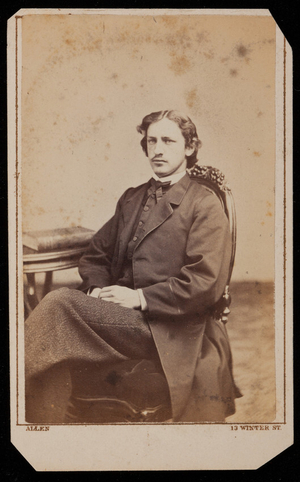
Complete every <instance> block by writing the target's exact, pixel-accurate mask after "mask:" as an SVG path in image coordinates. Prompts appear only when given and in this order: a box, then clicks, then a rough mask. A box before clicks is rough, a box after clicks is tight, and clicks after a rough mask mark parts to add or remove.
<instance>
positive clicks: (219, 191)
mask: <svg viewBox="0 0 300 482" xmlns="http://www.w3.org/2000/svg"><path fill="white" fill-rule="evenodd" d="M188 174H189V176H190V177H191V179H195V180H196V181H197V182H199V183H200V184H204V185H205V186H207V187H208V188H209V189H211V190H212V191H213V192H214V193H215V194H216V195H217V197H218V198H219V200H220V202H221V204H222V206H223V209H224V211H225V214H226V216H227V218H228V222H229V229H230V235H231V242H232V247H231V258H230V265H229V270H228V276H227V282H226V286H225V289H224V292H223V295H222V297H221V299H220V300H219V302H218V303H217V304H216V306H215V316H216V317H218V318H219V319H220V320H221V321H222V322H223V323H227V321H228V315H229V313H230V310H229V306H230V303H231V296H230V292H229V284H230V280H231V275H232V270H233V266H234V260H235V252H236V233H237V227H236V210H235V203H234V198H233V195H232V191H231V188H230V186H229V184H228V183H227V181H226V179H225V176H224V174H223V173H222V172H221V171H220V170H219V169H216V168H215V167H211V166H200V165H199V164H198V163H197V164H195V165H194V166H193V167H192V168H190V169H188Z"/></svg>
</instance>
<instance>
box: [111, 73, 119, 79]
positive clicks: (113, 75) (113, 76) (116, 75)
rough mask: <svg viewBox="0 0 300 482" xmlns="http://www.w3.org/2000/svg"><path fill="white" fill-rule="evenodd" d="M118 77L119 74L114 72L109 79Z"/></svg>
mask: <svg viewBox="0 0 300 482" xmlns="http://www.w3.org/2000/svg"><path fill="white" fill-rule="evenodd" d="M118 78H119V76H118V74H116V73H115V72H114V73H113V74H112V76H111V79H113V80H117V79H118Z"/></svg>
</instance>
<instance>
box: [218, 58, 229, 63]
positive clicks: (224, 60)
mask: <svg viewBox="0 0 300 482" xmlns="http://www.w3.org/2000/svg"><path fill="white" fill-rule="evenodd" d="M228 60H229V57H222V58H221V60H220V62H222V64H224V63H225V62H228Z"/></svg>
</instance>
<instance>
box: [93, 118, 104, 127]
mask: <svg viewBox="0 0 300 482" xmlns="http://www.w3.org/2000/svg"><path fill="white" fill-rule="evenodd" d="M102 120H103V119H102V117H99V118H98V119H96V120H95V121H94V122H92V125H93V126H97V125H98V124H100V122H102Z"/></svg>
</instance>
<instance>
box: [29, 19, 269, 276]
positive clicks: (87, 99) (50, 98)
mask: <svg viewBox="0 0 300 482" xmlns="http://www.w3.org/2000/svg"><path fill="white" fill-rule="evenodd" d="M275 47H276V46H275V21H274V20H273V19H272V17H267V16H251V15H250V16H249V15H245V16H243V15H241V16H240V15H233V16H231V15H228V16H227V15H181V16H180V15H170V16H162V15H157V16H151V15H148V16H143V15H103V14H102V15H101V14H96V15H63V14H60V15H47V14H43V15H27V16H25V17H23V19H22V84H21V89H22V90H21V98H22V103H21V115H22V142H21V147H22V161H21V163H22V166H21V174H22V207H23V209H22V220H23V230H24V231H28V230H35V229H49V228H57V227H68V226H74V225H81V226H84V227H87V228H92V229H95V230H97V229H99V227H100V226H101V225H102V224H103V223H104V222H105V221H107V220H108V219H109V218H110V217H111V216H112V214H113V213H114V209H115V205H116V202H117V200H118V198H119V197H120V196H121V194H122V193H123V192H124V190H125V189H127V188H128V187H131V186H137V185H139V184H140V183H142V182H145V181H146V180H148V179H149V178H150V177H151V169H150V167H149V163H148V160H147V158H146V157H145V155H144V154H143V152H142V149H141V147H140V145H139V142H140V139H141V137H140V135H139V134H138V133H137V131H136V126H137V125H138V124H139V123H140V122H141V120H142V118H143V117H144V116H145V115H146V114H148V113H150V112H153V111H157V110H163V109H178V110H181V111H183V112H185V113H186V114H188V115H189V116H190V117H191V119H192V120H193V121H194V122H195V124H196V126H197V129H198V135H199V138H200V139H201V140H202V143H203V146H202V148H201V149H200V150H199V156H198V158H199V161H200V164H204V165H212V166H214V167H217V168H219V169H220V170H221V171H223V172H224V173H225V175H226V177H227V179H228V182H229V184H230V186H231V188H232V190H233V193H234V197H235V201H236V208H237V221H238V243H237V254H236V263H235V268H234V271H233V280H238V281H260V282H261V281H272V280H273V279H274V196H275V193H274V172H275ZM66 273H67V272H60V273H55V276H57V275H58V276H59V275H60V276H66ZM68 276H70V274H68ZM73 276H78V275H76V274H75V271H74V273H73ZM78 279H79V278H78Z"/></svg>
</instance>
